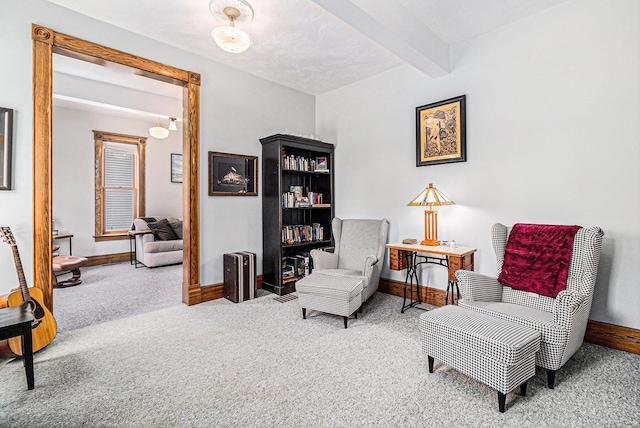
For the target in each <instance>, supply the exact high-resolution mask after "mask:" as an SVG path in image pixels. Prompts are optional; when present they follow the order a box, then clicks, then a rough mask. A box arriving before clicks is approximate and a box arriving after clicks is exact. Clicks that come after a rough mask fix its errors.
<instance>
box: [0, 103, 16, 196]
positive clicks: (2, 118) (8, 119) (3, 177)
mask: <svg viewBox="0 0 640 428" xmlns="http://www.w3.org/2000/svg"><path fill="white" fill-rule="evenodd" d="M12 145H13V110H12V109H9V108H4V107H0V190H11V184H12V183H11V172H12V171H11V166H12V157H13V155H12V150H11V149H12Z"/></svg>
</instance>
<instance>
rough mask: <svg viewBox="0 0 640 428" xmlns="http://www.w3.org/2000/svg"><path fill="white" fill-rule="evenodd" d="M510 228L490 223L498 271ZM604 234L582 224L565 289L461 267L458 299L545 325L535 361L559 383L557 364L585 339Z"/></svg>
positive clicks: (515, 319) (538, 327)
mask: <svg viewBox="0 0 640 428" xmlns="http://www.w3.org/2000/svg"><path fill="white" fill-rule="evenodd" d="M510 230H511V228H508V227H506V226H504V225H502V224H499V223H498V224H494V225H493V227H492V229H491V238H492V241H493V248H494V251H495V253H496V258H497V262H498V263H497V274H498V275H499V274H500V272H501V271H502V266H503V263H504V258H505V248H506V246H507V239H508V236H509V234H510ZM603 235H604V233H603V232H602V230H601V229H600V228H599V227H592V228H589V229H585V228H580V229H578V231H577V232H576V234H575V236H574V239H573V248H572V251H571V258H570V262H569V267H568V274H567V281H566V289H565V290H562V291H560V292H559V293H558V294H557V295H556V297H555V298H552V297H548V296H543V295H539V294H536V293H532V292H528V291H524V290H516V289H514V288H511V287H508V286H503V285H502V284H501V283H500V282H499V281H498V279H497V278H493V277H489V276H485V275H482V274H479V273H475V272H470V271H464V270H459V271H457V272H456V277H457V278H458V281H459V285H460V290H461V292H462V297H463V298H462V299H461V300H459V301H458V305H459V306H460V307H463V308H466V309H471V310H474V311H478V312H481V313H484V314H488V315H491V316H494V317H497V318H501V319H504V320H508V321H511V322H514V323H517V324H521V325H525V326H528V327H530V328H533V329H535V330H538V331H540V333H541V342H540V350H539V351H538V352H537V354H536V365H538V366H540V367H543V368H545V369H547V380H548V385H549V388H553V387H554V382H555V373H556V370H558V369H560V368H561V367H562V366H563V365H564V364H565V363H566V362H567V360H569V358H570V357H571V356H572V355H573V354H574V353H575V352H576V351H577V350H578V348H580V346H581V345H582V341H583V339H584V334H585V331H586V328H587V321H588V320H589V311H590V309H591V302H592V299H593V291H594V286H595V283H596V275H597V271H598V263H599V260H600V249H601V247H602V236H603Z"/></svg>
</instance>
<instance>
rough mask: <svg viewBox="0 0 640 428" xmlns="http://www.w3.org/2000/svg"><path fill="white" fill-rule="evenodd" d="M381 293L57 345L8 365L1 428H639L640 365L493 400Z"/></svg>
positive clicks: (173, 315)
mask: <svg viewBox="0 0 640 428" xmlns="http://www.w3.org/2000/svg"><path fill="white" fill-rule="evenodd" d="M401 304H402V299H401V298H398V297H395V296H391V295H387V294H382V293H376V294H375V295H374V296H373V298H372V300H371V301H370V303H369V304H368V305H367V306H366V307H365V310H364V313H363V314H362V315H359V316H358V319H352V320H350V321H349V328H348V329H344V328H343V324H342V320H341V318H340V317H336V316H332V315H328V314H323V313H320V312H315V311H311V312H310V313H309V314H308V317H307V319H306V320H303V319H302V316H301V311H300V309H299V307H298V301H297V300H292V301H290V302H286V303H278V302H276V301H275V300H274V296H273V295H264V296H262V297H259V298H257V299H254V300H251V301H247V302H243V303H239V304H233V303H231V302H229V301H227V300H224V299H220V300H216V301H213V302H206V303H202V304H199V305H195V306H191V307H187V306H185V305H180V306H174V307H170V308H166V309H161V310H157V311H154V312H149V313H145V314H139V315H135V316H132V317H128V318H122V319H117V320H113V321H109V322H105V323H102V324H96V325H91V326H88V327H84V328H79V329H75V330H70V331H64V332H61V333H59V335H58V337H56V339H55V340H54V342H53V343H52V344H51V345H49V346H48V347H47V348H45V349H44V350H42V351H40V352H38V353H37V354H36V355H35V381H36V382H35V383H36V387H35V389H34V390H32V391H27V389H26V380H25V375H24V370H23V367H22V363H21V361H19V360H17V361H13V362H11V363H8V364H4V365H2V366H0V377H1V378H2V383H1V384H0V391H1V394H0V426H2V427H24V426H28V427H31V428H38V427H214V426H215V427H396V426H397V427H449V426H462V427H467V426H487V427H513V426H521V427H557V426H567V427H576V426H579V427H603V426H604V427H623V426H624V427H627V426H638V425H639V423H640V422H639V419H638V415H639V414H640V355H635V354H630V353H626V352H622V351H616V350H612V349H609V348H604V347H601V346H597V345H592V344H584V345H583V346H582V347H581V349H580V350H579V351H578V352H577V353H576V355H575V356H574V357H573V358H572V359H571V360H570V361H569V362H567V364H566V365H565V366H564V367H563V368H562V369H561V370H560V371H559V372H558V374H557V378H556V388H555V389H554V390H550V389H548V388H547V386H546V372H545V371H544V370H542V369H538V371H537V374H536V376H535V377H534V378H533V379H531V381H530V382H529V386H528V390H527V396H526V397H521V396H520V395H518V394H516V393H510V394H508V395H507V411H506V412H505V413H499V412H498V404H497V394H496V392H495V391H494V390H492V389H490V388H488V387H487V386H485V385H483V384H481V383H479V382H476V381H474V380H472V379H470V378H468V377H466V376H464V375H462V374H460V373H458V372H456V371H455V370H453V369H451V368H450V367H448V366H446V365H443V364H442V363H440V362H438V361H437V360H436V364H435V373H433V374H430V373H429V372H428V369H427V361H426V356H424V355H422V352H421V347H420V333H419V329H418V317H419V316H420V314H421V313H422V311H419V310H417V309H410V310H408V311H407V312H406V313H404V314H401V313H400V306H401Z"/></svg>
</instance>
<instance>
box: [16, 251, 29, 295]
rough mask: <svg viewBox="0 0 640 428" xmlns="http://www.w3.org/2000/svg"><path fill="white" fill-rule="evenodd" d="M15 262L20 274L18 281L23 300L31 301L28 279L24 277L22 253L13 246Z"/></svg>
mask: <svg viewBox="0 0 640 428" xmlns="http://www.w3.org/2000/svg"><path fill="white" fill-rule="evenodd" d="M11 249H12V250H13V260H14V261H15V263H16V271H17V272H18V281H20V291H21V292H22V298H23V299H24V301H25V302H26V301H28V300H31V296H30V295H29V290H28V289H27V279H26V278H25V277H24V270H23V269H22V261H21V260H20V253H19V252H18V246H17V245H12V246H11Z"/></svg>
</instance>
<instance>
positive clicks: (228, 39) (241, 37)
mask: <svg viewBox="0 0 640 428" xmlns="http://www.w3.org/2000/svg"><path fill="white" fill-rule="evenodd" d="M211 38H213V41H214V42H216V45H218V46H219V47H220V49H222V50H223V51H226V52H230V53H242V52H244V51H246V50H247V49H249V48H250V47H251V45H252V44H253V39H252V38H251V36H250V35H249V33H247V32H246V31H243V30H241V29H239V28H236V27H229V26H226V25H225V26H222V27H217V28H215V29H214V30H213V31H212V32H211Z"/></svg>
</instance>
